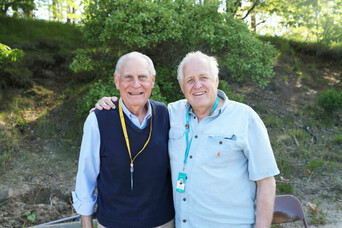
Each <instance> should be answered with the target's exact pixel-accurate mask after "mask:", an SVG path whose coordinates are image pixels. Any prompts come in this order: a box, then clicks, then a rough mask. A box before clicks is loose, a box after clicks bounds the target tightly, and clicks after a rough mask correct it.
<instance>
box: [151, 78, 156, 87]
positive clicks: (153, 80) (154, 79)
mask: <svg viewBox="0 0 342 228" xmlns="http://www.w3.org/2000/svg"><path fill="white" fill-rule="evenodd" d="M155 81H156V76H155V75H153V76H152V88H154V82H155Z"/></svg>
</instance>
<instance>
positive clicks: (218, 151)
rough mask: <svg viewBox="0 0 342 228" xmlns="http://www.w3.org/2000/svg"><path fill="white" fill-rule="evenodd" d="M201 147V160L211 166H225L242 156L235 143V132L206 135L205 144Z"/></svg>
mask: <svg viewBox="0 0 342 228" xmlns="http://www.w3.org/2000/svg"><path fill="white" fill-rule="evenodd" d="M203 148H205V149H204V151H203V153H202V155H203V156H202V159H201V160H202V162H203V163H206V164H207V165H209V166H211V167H217V168H218V167H221V166H227V165H229V163H230V162H234V161H236V160H238V159H241V158H243V157H244V154H243V153H242V150H241V148H239V146H238V144H237V136H236V135H235V134H233V133H232V134H225V135H208V136H207V143H206V146H204V147H203Z"/></svg>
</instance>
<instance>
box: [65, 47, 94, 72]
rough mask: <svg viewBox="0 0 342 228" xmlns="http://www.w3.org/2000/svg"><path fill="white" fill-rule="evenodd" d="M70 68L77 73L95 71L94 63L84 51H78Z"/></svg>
mask: <svg viewBox="0 0 342 228" xmlns="http://www.w3.org/2000/svg"><path fill="white" fill-rule="evenodd" d="M69 67H70V69H71V70H73V71H74V72H76V73H78V72H82V71H92V70H94V66H93V61H92V60H91V58H90V57H89V56H88V55H87V51H86V50H84V49H77V50H76V56H75V57H74V58H73V60H72V63H71V64H70V66H69Z"/></svg>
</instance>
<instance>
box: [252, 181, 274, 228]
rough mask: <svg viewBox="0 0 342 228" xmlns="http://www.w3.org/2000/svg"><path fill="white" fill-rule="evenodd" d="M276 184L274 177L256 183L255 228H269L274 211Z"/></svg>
mask: <svg viewBox="0 0 342 228" xmlns="http://www.w3.org/2000/svg"><path fill="white" fill-rule="evenodd" d="M275 189H276V184H275V180H274V177H268V178H265V179H262V180H260V181H257V195H256V222H255V224H256V228H266V227H270V226H271V223H272V217H273V211H274V198H275Z"/></svg>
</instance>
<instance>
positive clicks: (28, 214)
mask: <svg viewBox="0 0 342 228" xmlns="http://www.w3.org/2000/svg"><path fill="white" fill-rule="evenodd" d="M23 216H26V219H27V220H28V221H31V222H34V221H36V215H35V213H32V212H31V211H28V212H25V213H24V214H23Z"/></svg>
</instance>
